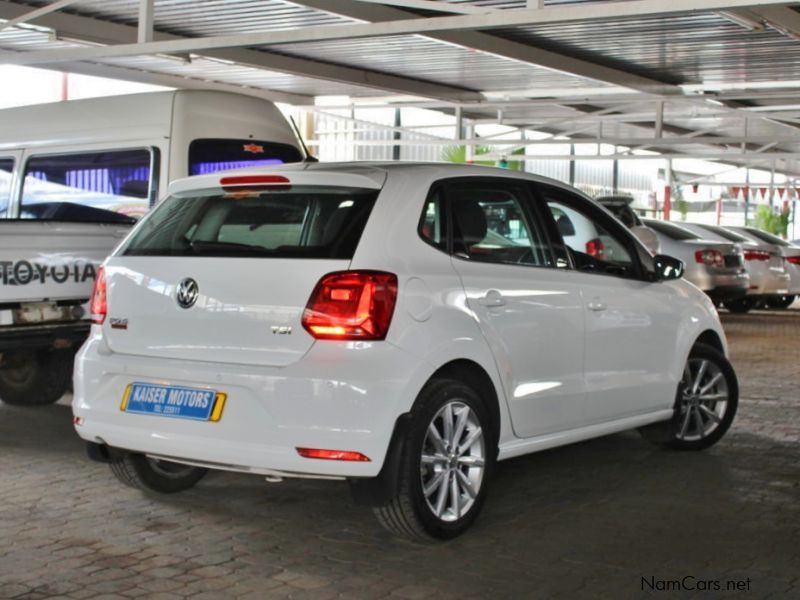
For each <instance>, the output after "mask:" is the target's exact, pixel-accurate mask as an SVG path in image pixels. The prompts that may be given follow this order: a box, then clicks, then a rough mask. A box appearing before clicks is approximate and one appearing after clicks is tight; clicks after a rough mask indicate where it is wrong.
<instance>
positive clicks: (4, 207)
mask: <svg viewBox="0 0 800 600" xmlns="http://www.w3.org/2000/svg"><path fill="white" fill-rule="evenodd" d="M13 171H14V161H13V160H12V159H10V158H0V218H3V217H5V216H6V213H7V212H8V201H9V199H10V198H11V173H12V172H13Z"/></svg>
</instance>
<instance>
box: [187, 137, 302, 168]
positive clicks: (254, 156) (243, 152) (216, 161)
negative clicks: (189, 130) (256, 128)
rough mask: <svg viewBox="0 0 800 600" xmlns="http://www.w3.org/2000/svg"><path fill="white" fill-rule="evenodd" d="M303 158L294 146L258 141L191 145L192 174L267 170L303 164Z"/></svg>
mask: <svg viewBox="0 0 800 600" xmlns="http://www.w3.org/2000/svg"><path fill="white" fill-rule="evenodd" d="M302 160H303V155H302V154H301V153H300V151H299V150H298V149H297V148H295V147H294V146H290V145H288V144H276V143H274V142H260V141H256V140H223V139H203V140H194V141H193V142H192V143H191V144H189V175H205V174H207V173H216V172H217V171H227V170H230V169H243V168H245V167H267V166H272V165H282V164H284V163H293V162H302Z"/></svg>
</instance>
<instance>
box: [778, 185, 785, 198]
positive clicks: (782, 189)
mask: <svg viewBox="0 0 800 600" xmlns="http://www.w3.org/2000/svg"><path fill="white" fill-rule="evenodd" d="M777 189H778V198H783V195H784V194H785V193H786V188H782V187H779V188H777Z"/></svg>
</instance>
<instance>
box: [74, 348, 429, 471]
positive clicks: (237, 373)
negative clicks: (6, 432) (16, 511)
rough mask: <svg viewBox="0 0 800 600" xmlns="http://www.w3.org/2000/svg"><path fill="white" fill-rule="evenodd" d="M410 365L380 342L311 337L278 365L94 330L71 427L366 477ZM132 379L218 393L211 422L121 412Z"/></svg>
mask: <svg viewBox="0 0 800 600" xmlns="http://www.w3.org/2000/svg"><path fill="white" fill-rule="evenodd" d="M418 367H419V363H418V361H417V360H416V359H414V358H413V357H412V356H411V355H409V354H408V353H406V352H404V351H402V350H400V349H399V348H397V347H395V346H392V345H391V344H388V343H386V342H379V343H366V342H360V343H354V342H326V343H320V342H318V343H316V344H315V345H314V346H313V347H312V348H311V350H310V351H309V352H308V353H307V354H306V356H305V357H304V358H303V359H302V360H300V361H298V362H297V363H295V364H293V365H289V366H287V367H283V368H278V367H252V366H241V365H220V364H211V363H201V362H194V361H181V360H164V359H158V360H155V359H151V358H146V357H138V356H130V355H118V354H113V353H111V352H110V351H109V350H108V348H107V346H106V345H105V343H104V342H103V341H102V339H100V338H99V337H95V338H92V339H91V340H90V342H88V343H87V344H86V345H85V346H84V347H83V348H82V350H81V352H80V353H79V355H78V358H77V360H76V366H75V395H74V400H73V412H74V414H75V416H76V417H80V418H81V420H82V424H81V425H78V426H77V427H76V431H77V432H78V435H80V437H82V438H83V439H85V440H87V441H89V442H94V443H99V444H106V445H108V446H109V447H111V448H117V449H121V450H127V451H133V452H139V453H143V454H148V455H152V456H158V457H161V458H168V459H170V460H174V461H176V462H185V463H188V464H200V465H203V466H207V467H211V468H219V469H223V470H231V471H245V472H253V473H262V474H280V475H289V476H291V475H293V474H294V475H300V476H303V475H306V476H322V477H373V476H375V475H377V474H378V472H379V471H380V469H381V466H382V464H383V461H384V457H385V455H386V451H387V448H388V445H389V441H390V439H391V436H392V431H393V429H394V426H395V423H396V421H397V418H398V417H399V416H400V415H402V414H403V413H404V412H406V411H407V410H408V408H409V407H410V406H411V404H412V403H413V400H414V398H413V397H411V398H409V397H406V392H405V391H404V390H405V389H407V387H408V386H407V383H408V381H409V380H410V379H411V378H412V375H413V373H414V372H415V370H416V369H417V368H418ZM134 381H143V382H154V383H162V384H168V385H182V386H187V387H199V388H209V389H214V390H217V391H221V392H224V393H226V394H227V395H228V398H227V401H226V403H225V409H224V412H223V414H222V418H221V419H220V421H219V422H217V423H212V422H198V421H188V420H182V419H172V418H165V417H160V416H150V415H139V414H130V413H125V412H122V411H121V409H120V403H121V399H122V397H123V394H124V390H125V388H126V386H127V385H128V384H129V383H132V382H134ZM298 447H308V448H321V449H331V450H350V451H356V452H361V453H363V454H365V455H366V456H368V457H369V458H370V461H369V462H345V461H334V460H320V459H308V458H303V457H301V456H300V455H299V454H298V453H297V450H296V449H297V448H298Z"/></svg>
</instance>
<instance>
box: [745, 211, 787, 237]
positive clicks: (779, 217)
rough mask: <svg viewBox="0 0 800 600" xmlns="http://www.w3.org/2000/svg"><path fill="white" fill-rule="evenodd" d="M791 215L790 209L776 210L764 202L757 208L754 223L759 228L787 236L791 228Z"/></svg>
mask: <svg viewBox="0 0 800 600" xmlns="http://www.w3.org/2000/svg"><path fill="white" fill-rule="evenodd" d="M789 217H790V214H789V211H788V210H784V211H781V212H775V211H774V210H772V208H771V207H769V206H767V205H765V204H762V205H761V206H759V207H758V210H756V216H755V217H754V218H753V220H752V224H753V225H754V226H756V227H758V228H759V229H763V230H764V231H768V232H770V233H772V234H774V235H779V236H781V237H782V238H785V237H786V234H787V231H788V229H789Z"/></svg>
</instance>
